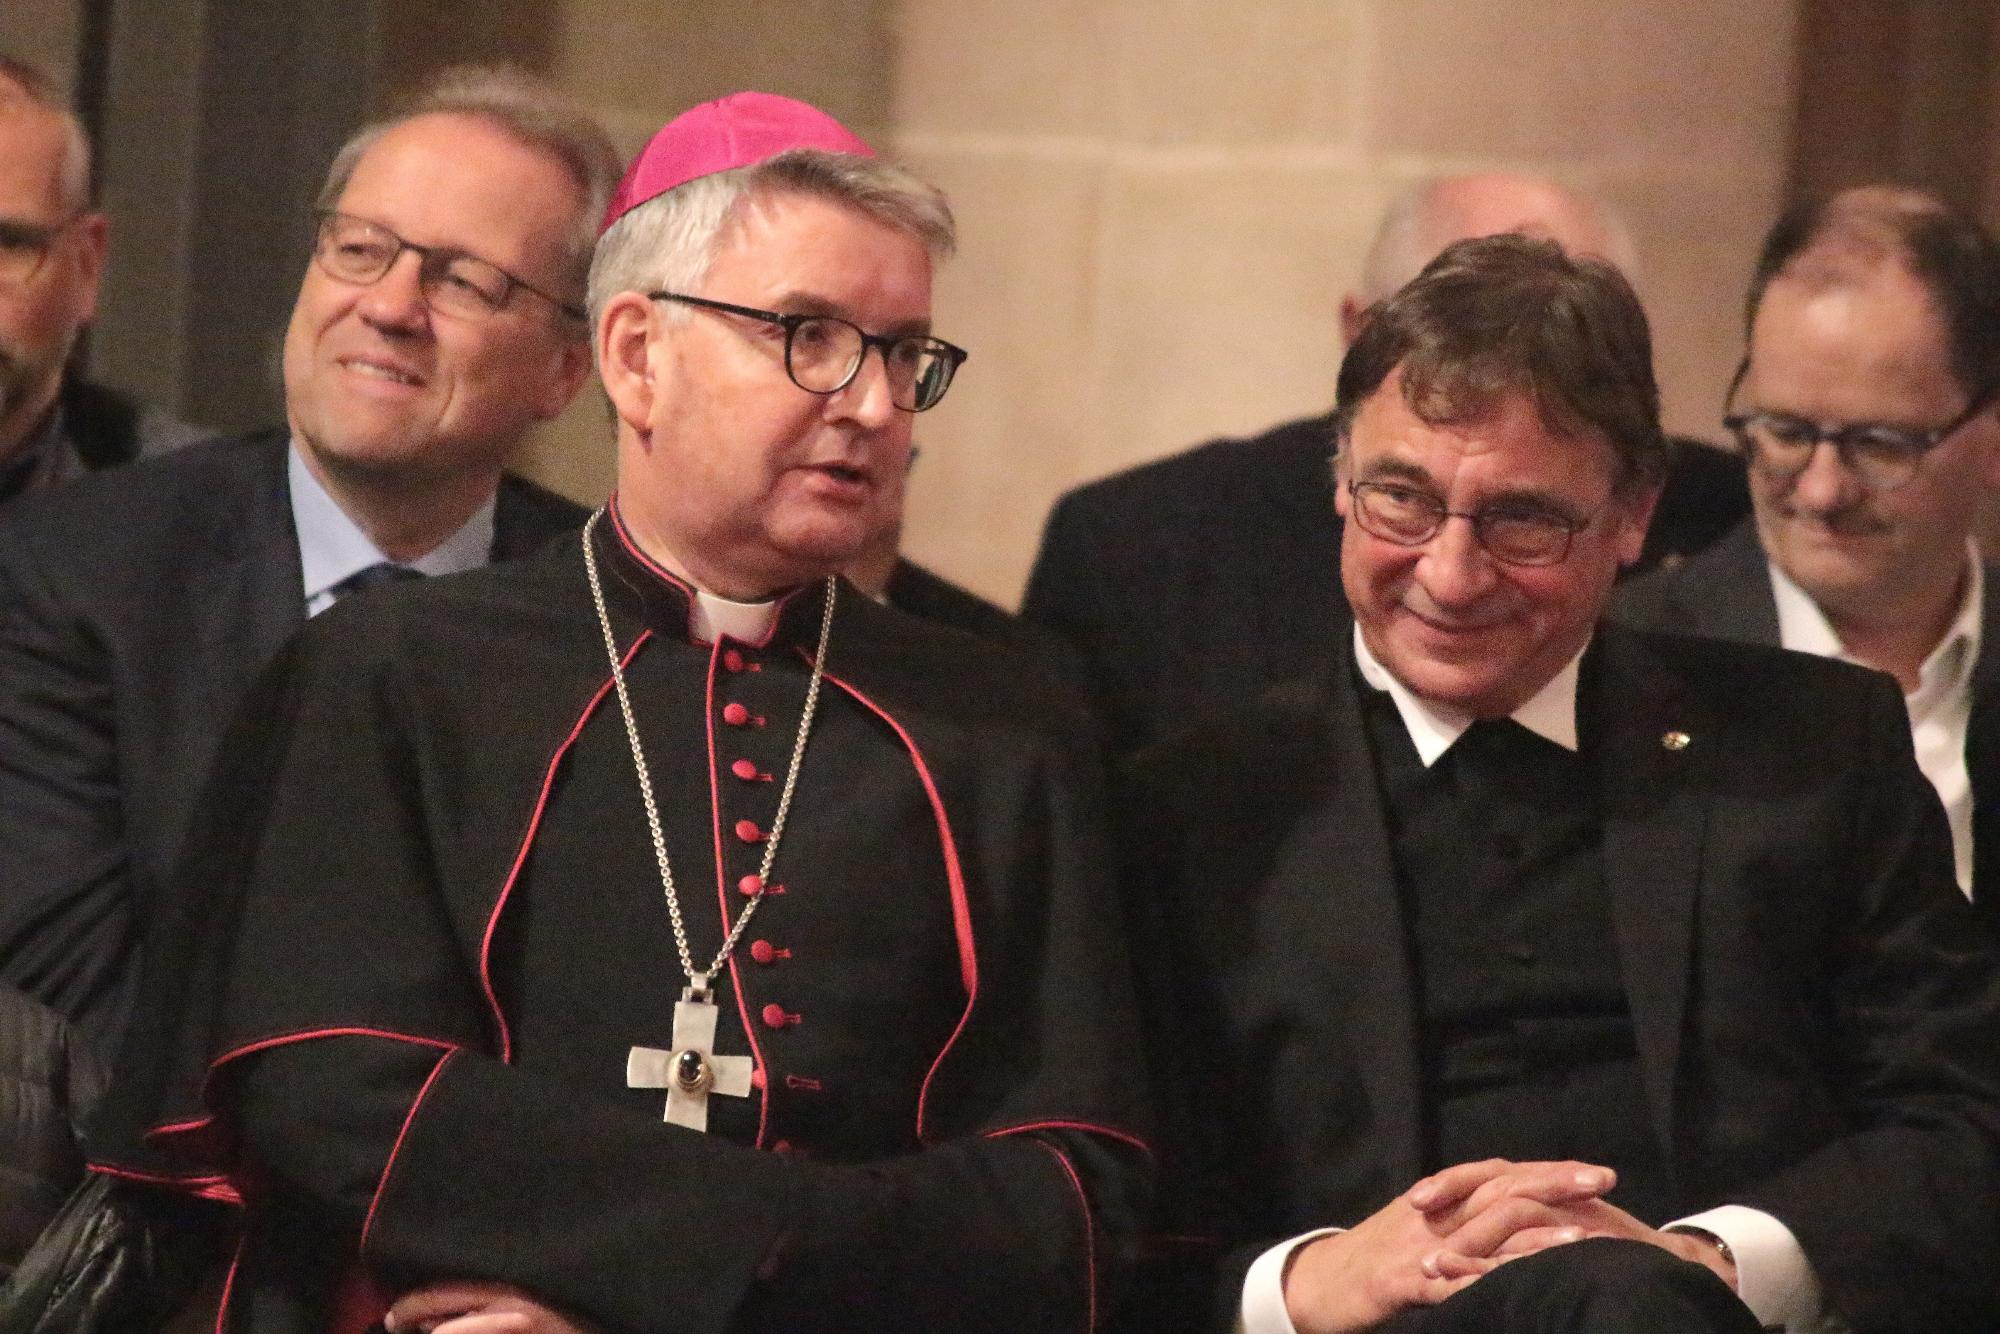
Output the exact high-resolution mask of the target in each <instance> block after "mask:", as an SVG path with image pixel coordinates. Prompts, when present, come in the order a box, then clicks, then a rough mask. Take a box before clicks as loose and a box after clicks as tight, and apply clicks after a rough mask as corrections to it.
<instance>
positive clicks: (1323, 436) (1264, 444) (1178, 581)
mask: <svg viewBox="0 0 2000 1334" xmlns="http://www.w3.org/2000/svg"><path fill="white" fill-rule="evenodd" d="M1501 232H1524V233H1527V234H1529V235H1533V236H1539V237H1543V238H1546V239H1548V240H1552V241H1555V242H1557V243H1558V244H1559V245H1561V246H1563V248H1564V249H1566V250H1569V251H1571V252H1572V253H1575V254H1579V255H1587V256H1592V257H1596V258H1601V259H1605V260H1608V261H1609V262H1610V263H1612V264H1613V265H1615V266H1616V267H1618V268H1619V269H1620V270H1622V271H1624V272H1626V273H1630V272H1632V270H1633V267H1634V264H1635V260H1636V255H1635V251H1634V247H1633V244H1632V239H1631V236H1630V234H1629V232H1628V231H1627V230H1626V228H1625V226H1624V224H1623V223H1622V222H1621V221H1620V220H1619V219H1618V218H1617V217H1616V216H1615V215H1614V214H1612V213H1611V211H1610V210H1609V209H1608V208H1606V207H1605V206H1604V205H1602V204H1601V203H1598V202H1597V201H1595V200H1593V199H1591V198H1589V197H1587V196H1585V195H1582V194H1579V193H1577V192H1576V191H1573V190H1570V189H1567V188H1565V187H1563V186H1560V185H1557V184H1556V183H1555V182H1553V181H1548V180H1543V179H1540V178H1536V177H1530V176H1515V175H1507V174H1502V173H1483V174H1478V175H1469V176H1453V177H1443V178H1439V179H1434V180H1429V181H1424V182H1421V183H1419V184H1417V185H1415V186H1413V187H1411V188H1410V189H1409V190H1408V191H1406V192H1405V193H1404V194H1402V195H1401V196H1399V197H1398V198H1397V199H1396V200H1395V201H1394V202H1393V203H1392V204H1391V205H1390V206H1389V208H1388V210H1387V211H1386V212H1385V213H1384V215H1383V218H1382V222H1381V225H1380V226H1379V228H1378V229H1377V232H1376V236H1375V239H1374V242H1373V244H1372V245H1371V246H1370V247H1369V253H1368V257H1367V259H1366V261H1365V263H1364V265H1363V268H1362V283H1361V287H1360V289H1359V291H1357V292H1354V293H1351V294H1349V295H1348V296H1347V297H1346V298H1344V299H1343V300H1342V302H1341V311H1340V315H1341V332H1342V334H1343V336H1344V337H1345V339H1346V340H1347V342H1349V343H1350V344H1351V343H1352V342H1353V341H1354V340H1355V339H1356V338H1357V337H1359V336H1360V333H1361V330H1362V328H1363V327H1364V326H1365V325H1366V323H1367V321H1368V316H1369V313H1370V311H1371V310H1372V309H1373V308H1374V307H1375V305H1376V304H1377V303H1379V302H1381V301H1383V300H1385V299H1386V298H1388V297H1389V296H1391V295H1393V294H1394V293H1395V292H1396V291H1397V290H1398V289H1399V288H1401V287H1402V286H1403V285H1404V284H1405V283H1407V282H1408V281H1409V280H1410V279H1411V278H1413V277H1415V276H1416V274H1417V272H1418V270H1420V269H1422V268H1423V267H1424V265H1425V264H1427V263H1429V262H1430V260H1431V259H1432V258H1433V257H1434V256H1436V255H1437V254H1438V252H1439V251H1441V250H1443V249H1444V248H1445V247H1446V246H1447V245H1449V244H1451V243H1452V242H1454V241H1458V240H1463V239H1466V238H1468V237H1475V236H1491V235H1496V234H1499V233H1501ZM1332 457H1333V434H1332V428H1331V418H1330V417H1329V416H1328V415H1325V414H1322V415H1318V416H1313V417H1307V418H1304V419H1301V420H1298V421H1291V422H1285V423H1283V424H1282V425H1279V426H1275V427H1272V428H1271V429H1270V430H1268V431H1265V432H1264V433H1263V434H1261V435H1257V436H1252V437H1249V438H1247V439H1223V440H1212V441H1209V442H1208V443H1206V444H1203V445H1199V446H1196V447H1195V448H1193V449H1190V450H1187V451H1184V452H1182V453H1179V454H1174V455H1171V456H1169V457H1167V458H1164V459H1160V460H1157V461H1155V462H1152V463H1147V464H1142V465H1140V466H1139V467H1136V468H1133V469H1130V470H1129V471H1126V472H1123V473H1119V474H1117V475H1116V476H1113V477H1108V478H1105V479H1103V480H1100V481H1097V482H1093V483H1090V484H1089V485H1086V486H1083V487H1079V488H1078V489H1076V490H1075V491H1072V492H1070V493H1069V494H1068V495H1066V496H1064V497H1063V498H1062V499H1061V500H1059V501H1058V502H1057V504H1056V507H1055V510H1054V512H1053V513H1052V514H1051V515H1050V516H1049V522H1048V528H1047V530H1046V532H1045V533H1044V534H1043V538H1042V549H1041V553H1040V555H1039V556H1038V557H1037V558H1036V561H1035V567H1034V570H1033V572H1032V573H1031V574H1030V575H1029V579H1028V590H1027V595H1026V598H1025V600H1024V603H1023V606H1022V616H1023V617H1024V618H1025V619H1027V620H1029V621H1032V622H1035V623H1038V624H1041V625H1044V626H1047V627H1048V628H1049V629H1051V630H1054V631H1056V632H1057V633H1059V634H1061V635H1063V636H1065V637H1067V638H1068V639H1069V640H1071V642H1073V643H1074V644H1075V645H1076V647H1077V649H1078V651H1079V653H1080V654H1081V656H1082V658H1083V660H1084V667H1085V669H1086V670H1087V672H1088V673H1089V677H1090V681H1091V685H1092V688H1093V690H1094V692H1095V695H1096V700H1097V704H1098V707H1099V710H1100V712H1101V713H1102V715H1103V716H1104V720H1105V724H1106V728H1107V731H1108V733H1109V738H1110V742H1111V745H1112V747H1113V749H1114V750H1118V751H1129V750H1135V749H1138V748H1139V747H1141V746H1143V745H1145V744H1146V743H1147V742H1149V741H1152V740H1156V739H1159V738H1161V737H1164V736H1168V735H1171V734H1173V733H1174V732H1176V731H1178V730H1180V729H1181V728H1182V727H1183V726H1185V725H1186V724H1187V723H1189V722H1191V721H1192V720H1194V719H1196V718H1199V717H1202V716H1204V715H1207V714H1212V713H1215V712H1217V711H1219V710H1224V709H1228V708H1230V707H1232V706H1233V705H1234V704H1235V703H1237V702H1239V701H1241V700H1242V699H1244V698H1245V697H1249V696H1254V695H1256V694H1257V693H1259V692H1260V691H1261V690H1262V689H1263V688H1264V687H1265V686H1267V685H1269V684H1271V683H1273V682H1276V681H1282V680H1287V679H1290V678H1293V677H1296V676H1299V675H1301V674H1304V673H1306V672H1310V671H1313V670H1315V669H1316V667H1317V664H1319V663H1321V662H1323V661H1324V660H1325V656H1326V652H1327V646H1328V645H1329V644H1330V643H1332V642H1333V641H1332V636H1333V635H1334V633H1335V627H1336V622H1337V621H1338V620H1339V618H1340V617H1341V615H1342V613H1343V611H1344V600H1343V596H1342V594H1341V590H1340V571H1339V566H1338V563H1337V562H1338V557H1337V553H1338V551H1339V549H1340V520H1339V518H1338V517H1337V516H1336V515H1335V513H1334V505H1333V479H1332V471H1331V468H1332ZM1742 472H1743V469H1742V465H1741V464H1740V463H1739V462H1737V461H1736V460H1735V459H1733V458H1731V457H1729V456H1727V455H1724V454H1722V453H1720V452H1718V451H1714V450H1700V451H1698V452H1697V450H1696V449H1692V448H1682V449H1680V450H1679V453H1678V456H1677V458H1676V461H1675V467H1674V472H1673V474H1672V476H1671V477H1670V478H1669V482H1668V486H1667V491H1666V493H1665V495H1663V496H1662V498H1661V502H1660V506H1659V509H1658V510H1657V511H1656V514H1655V519H1654V538H1653V539H1652V540H1650V541H1649V542H1648V545H1647V550H1646V552H1645V554H1644V555H1643V556H1642V557H1641V559H1640V561H1639V562H1638V565H1637V568H1641V569H1643V568H1647V567H1649V566H1650V565H1652V564H1653V563H1655V562H1657V561H1659V560H1660V559H1662V558H1663V557H1664V556H1668V555H1678V554H1684V553H1686V552H1690V551H1694V550H1699V549H1700V548H1701V547H1702V546H1704V545H1706V543H1707V542H1709V541H1712V540H1714V539H1715V538H1716V537H1719V536H1720V535H1721V534H1722V533H1723V532H1724V531H1726V530H1727V528H1728V527H1729V525H1730V524H1731V523H1733V522H1734V521H1735V520H1736V519H1737V518H1738V517H1740V516H1741V515H1742V514H1744V513H1745V512H1747V510H1748V508H1749V499H1748V496H1747V495H1745V494H1744V488H1743V481H1742Z"/></svg>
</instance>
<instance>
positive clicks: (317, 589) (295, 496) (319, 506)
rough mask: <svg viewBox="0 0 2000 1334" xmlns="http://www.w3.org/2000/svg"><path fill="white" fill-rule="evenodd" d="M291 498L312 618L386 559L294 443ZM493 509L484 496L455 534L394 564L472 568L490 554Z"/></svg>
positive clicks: (434, 570)
mask: <svg viewBox="0 0 2000 1334" xmlns="http://www.w3.org/2000/svg"><path fill="white" fill-rule="evenodd" d="M285 470H286V480H287V482H288V483H289V485H290V490H291V500H292V530H293V531H294V532H295V533H297V534H298V542H299V572H300V574H301V576H302V583H303V585H304V589H303V591H304V594H305V601H306V614H307V615H309V616H316V615H318V614H319V613H320V612H322V611H325V610H326V609H327V608H328V607H330V606H332V605H333V596H332V592H333V587H334V585H335V584H338V583H339V582H340V581H341V580H343V579H347V578H350V577H351V576H353V575H356V574H359V573H360V572H361V571H363V570H365V569H367V568H368V567H369V566H371V565H380V564H381V563H383V562H384V561H387V560H388V559H389V557H387V556H385V555H383V554H382V552H381V550H380V549H379V548H377V547H376V545H375V544H374V543H373V542H371V541H369V540H368V534H366V533H364V532H363V531H361V527H360V525H359V524H357V523H355V522H354V520H353V519H351V518H349V517H348V515H347V511H346V510H343V509H342V508H341V507H340V504H339V502H337V501H336V500H334V498H333V497H332V496H330V495H328V494H327V493H326V488H325V487H323V486H321V485H320V484H319V478H317V477H315V476H313V474H312V469H310V468H308V467H306V462H305V459H304V458H303V457H301V456H300V454H299V446H298V442H297V441H293V442H292V446H291V450H290V458H288V459H287V460H286V464H285ZM493 507H494V500H493V498H492V497H488V498H487V501H486V503H485V504H484V505H481V506H480V507H479V508H478V509H477V510H475V511H474V512H473V515H472V517H471V518H469V519H467V520H466V521H465V522H464V524H462V525H461V526H460V527H459V529H458V531H457V532H455V533H453V534H452V535H451V536H450V537H447V538H446V539H445V540H444V541H442V542H440V543H438V544H437V545H436V546H435V547H432V548H431V549H430V550H429V551H427V552H425V553H424V554H423V555H421V556H419V557H417V558H416V559H415V560H412V561H398V562H395V563H396V564H401V565H408V566H409V567H410V568H411V569H413V570H417V571H419V572H421V573H423V574H430V575H436V574H457V573H459V572H460V571H462V570H476V569H478V568H479V567H480V566H482V565H484V564H486V563H487V561H489V560H490V559H491V558H492V554H493Z"/></svg>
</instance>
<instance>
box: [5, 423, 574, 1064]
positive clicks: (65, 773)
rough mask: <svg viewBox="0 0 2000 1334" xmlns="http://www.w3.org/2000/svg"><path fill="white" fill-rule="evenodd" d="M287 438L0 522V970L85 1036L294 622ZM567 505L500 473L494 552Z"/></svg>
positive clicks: (542, 526) (540, 538)
mask: <svg viewBox="0 0 2000 1334" xmlns="http://www.w3.org/2000/svg"><path fill="white" fill-rule="evenodd" d="M287 439H288V437H287V434H286V433H285V432H284V431H282V430H277V431H269V432H264V433H261V434H258V435H252V436H247V437H243V438H236V439H225V440H218V441H214V442H211V443H207V444H203V445H197V446H191V447H189V448H186V449H182V450H179V451H176V452H174V453H172V454H170V455H168V456H166V457H164V458H161V459H158V460H150V461H142V462H140V463H137V464H133V465H131V466H129V467H124V468H115V469H111V470H109V471H107V472H103V473H99V474H93V475H92V476H89V477H86V478H82V479H80V480H78V481H76V482H74V483H72V484H70V485H68V486H64V487H60V488H57V489H55V490H52V491H48V492H45V493H42V494H40V495H37V496H32V497H29V498H27V499H25V500H23V501H21V502H20V503H19V504H17V505H15V506H13V507H12V508H11V509H9V511H8V512H7V513H6V515H5V517H4V520H0V980H4V981H5V982H7V983H9V984H11V985H13V986H16V987H19V988H20V989H21V990H23V991H26V992H28V993H29V994H31V995H33V996H35V997H37V998H38V999H40V1000H41V1001H43V1002H44V1003H45V1004H48V1005H50V1006H52V1007H54V1008H55V1009H57V1010H60V1011H62V1012H63V1013H64V1014H66V1015H67V1016H68V1017H69V1018H70V1020H71V1021H72V1022H73V1023H75V1024H77V1025H78V1026H79V1028H80V1029H81V1030H82V1031H83V1034H84V1036H85V1037H87V1038H89V1039H90V1040H92V1041H94V1042H97V1043H99V1044H104V1043H107V1042H108V1041H109V1039H110V1037H111V1035H112V1032H113V1030H115V1028H116V1027H117V1024H118V1022H119V1018H120V1015H121V1013H122V1009H123V1006H124V1003H125V993H126V989H127V987H128V986H129V983H130V979H131V973H132V971H133V967H132V962H133V958H132V956H133V953H134V951H135V949H136V948H137V941H138V939H139V937H140V934H141V932H142V931H143V927H144V920H143V919H144V912H145V906H146V904H147V902H148V901H149V900H150V898H151V896H152V894H153V893H154V891H155V889H156V887H157V886H158V885H160V884H161V883H162V881H163V879H164V877H165V876H166V874H167V871H168V867H169V865H170V863H171V862H172V860H173V858H174V855H175V853H176V851H177V849H178V847H179V845H180V841H181V837H182V835H183V833H184V832H185V831H186V829H187V826H188V820H189V816H190V814H191V812H192V809H193V805H194V802H195V799H196V795H197V793H198V791H199V789H200V787H201V783H202V780H203V778H204V776H205V775H206V773H207V771H208V767H209V763H210V761H211V759H212V757H213V754H214V750H215V746H216V743H217V740H218V738H219V736H220V734H221V731H222V729H223V726H224V724H225V723H226V721H227V720H228V718H229V715H230V713H231V712H232V710H233V709H234V707H235V705H236V703H237V701H238V700H239V699H240V698H241V697H242V695H243V693H244V691H245V689H246V688H247V687H248V685H249V683H250V681H251V679H252V678H253V677H254V676H255V675H256V673H257V672H258V671H259V670H260V669H261V668H262V667H263V666H264V664H265V663H267V662H268V661H270V659H271V657H272V656H273V655H274V654H275V653H276V652H277V650H278V648H279V646H280V645H282V644H283V643H284V642H285V640H286V639H287V638H288V637H289V636H290V635H291V633H292V632H293V631H294V630H296V629H297V628H298V627H299V626H300V625H301V624H302V623H303V622H304V620H305V607H304V598H303V595H302V593H301V591H300V581H301V577H302V576H301V574H300V570H299V551H298V539H297V537H296V535H295V534H294V532H293V530H292V511H291V499H290V492H289V490H288V488H287V484H286V472H285V469H286V462H285V461H286V444H287ZM582 515H583V510H582V509H581V508H580V507H578V506H576V505H574V504H572V503H571V502H569V501H567V500H564V499H562V498H561V497H559V496H556V495H555V494H553V493H551V492H548V491H545V490H543V489H541V488H540V487H537V486H534V485H532V484H530V483H528V482H524V481H521V480H520V479H518V478H511V477H510V478H507V479H506V480H505V481H504V482H503V484H502V486H501V489H500V495H499V502H498V507H497V510H496V513H495V516H494V528H495V532H494V555H495V557H496V558H501V559H505V558H510V557H516V556H521V555H525V554H527V553H528V552H530V551H533V550H534V549H536V548H538V547H539V546H541V545H542V544H543V543H544V542H546V541H548V540H549V539H550V538H551V537H554V536H555V535H557V534H558V533H560V532H563V531H565V530H568V529H571V528H574V527H576V526H577V525H578V524H580V523H581V521H582Z"/></svg>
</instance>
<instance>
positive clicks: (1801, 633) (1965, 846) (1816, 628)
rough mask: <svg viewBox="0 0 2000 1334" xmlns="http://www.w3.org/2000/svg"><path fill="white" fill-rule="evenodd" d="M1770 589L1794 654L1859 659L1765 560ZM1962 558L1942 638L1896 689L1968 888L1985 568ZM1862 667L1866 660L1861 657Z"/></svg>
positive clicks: (1973, 556)
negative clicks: (1959, 585) (1958, 594)
mask: <svg viewBox="0 0 2000 1334" xmlns="http://www.w3.org/2000/svg"><path fill="white" fill-rule="evenodd" d="M1765 563H1766V565H1768V566H1769V567H1770V571H1771V595H1772V597H1774V598H1775V599H1776V600H1777V603H1778V642H1779V643H1780V644H1781V645H1783V646H1784V647H1786V648H1789V649H1796V650H1798V651H1799V652H1801V653H1816V654H1818V655H1819V656H1820V657H1822V658H1839V659H1841V660H1842V661H1843V662H1856V663H1858V662H1860V661H1861V660H1860V659H1859V658H1857V657H1855V656H1854V655H1853V654H1851V653H1849V652H1848V651H1847V646H1846V645H1844V644H1842V643H1841V642H1840V635H1839V634H1838V633H1837V632H1836V631H1835V630H1834V628H1833V625H1832V624H1831V623H1830V622H1829V621H1828V620H1827V619H1826V613H1825V612H1822V611H1821V610H1820V609H1819V604H1818V603H1816V602H1814V601H1813V600H1812V595H1811V594H1809V593H1807V592H1806V591H1805V590H1804V589H1803V588H1800V587H1799V586H1798V585H1797V584H1795V583H1793V582H1792V580H1791V577H1790V576H1789V575H1787V574H1786V573H1785V572H1784V571H1783V570H1781V569H1779V568H1778V567H1777V565H1776V564H1774V563H1772V562H1769V561H1767V562H1765ZM1966 564H1967V566H1968V568H1969V569H1970V570H1971V575H1970V577H1969V578H1967V579H1966V581H1965V598H1964V600H1963V601H1961V602H1960V603H1959V607H1958V615H1957V616H1955V617H1953V618H1952V622H1951V624H1950V625H1949V626H1947V627H1946V629H1945V632H1944V637H1943V638H1941V639H1939V640H1938V643H1937V647H1936V648H1934V649H1932V650H1931V652H1930V656H1929V657H1927V658H1925V659H1924V664H1923V666H1922V667H1920V668H1919V669H1918V670H1917V688H1916V689H1915V690H1912V691H1910V692H1909V693H1908V694H1906V695H1904V696H1903V706H1904V707H1905V708H1906V709H1908V710H1909V713H1910V740H1911V742H1912V743H1913V744H1914V745H1915V746H1916V751H1917V767H1918V768H1919V769H1922V770H1923V771H1924V777H1926V778H1928V779H1930V780H1931V786H1932V787H1934V788H1936V789H1937V794H1938V800H1939V801H1942V802H1943V803H1944V813H1945V815H1946V816H1947V817H1949V818H1950V820H1951V851H1952V859H1953V861H1954V862H1955V863H1956V864H1957V870H1958V887H1959V889H1960V890H1962V891H1964V892H1965V893H1966V894H1967V895H1970V894H1971V893H1972V775H1971V774H1970V773H1968V772H1967V771H1966V767H1965V732H1966V728H1967V726H1968V725H1969V724H1970V723H1971V722H1972V669H1973V668H1974V667H1975V666H1977V665H1978V663H1979V624H1980V618H1981V617H1982V616H1983V615H1984V613H1985V606H1986V574H1985V570H1984V568H1983V563H1982V562H1981V561H1980V559H1979V553H1978V549H1977V548H1971V549H1970V550H1969V552H1968V555H1967V560H1966ZM1862 665H1864V666H1866V664H1865V663H1864V664H1862Z"/></svg>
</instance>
